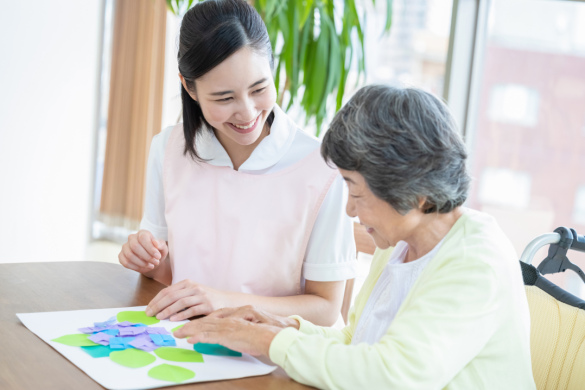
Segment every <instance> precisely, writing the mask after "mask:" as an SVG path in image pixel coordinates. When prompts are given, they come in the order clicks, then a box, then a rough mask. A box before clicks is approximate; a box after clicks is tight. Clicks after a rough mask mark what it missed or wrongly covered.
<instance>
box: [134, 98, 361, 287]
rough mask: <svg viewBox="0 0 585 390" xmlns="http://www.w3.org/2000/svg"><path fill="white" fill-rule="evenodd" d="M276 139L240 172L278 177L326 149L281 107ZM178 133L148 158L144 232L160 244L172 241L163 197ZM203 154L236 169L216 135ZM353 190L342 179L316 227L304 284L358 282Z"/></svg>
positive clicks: (157, 142) (162, 137) (158, 142)
mask: <svg viewBox="0 0 585 390" xmlns="http://www.w3.org/2000/svg"><path fill="white" fill-rule="evenodd" d="M274 115H275V117H274V122H273V124H272V126H271V128H270V134H269V135H268V136H266V137H265V138H264V139H263V140H262V141H261V142H260V144H258V146H257V147H256V149H254V151H253V152H252V154H251V155H250V157H249V158H248V159H247V160H246V161H245V162H244V163H243V164H242V165H241V166H240V169H239V171H240V172H246V173H249V174H255V175H263V174H267V173H273V172H278V171H280V170H282V169H284V168H286V167H288V166H290V165H292V164H294V163H296V162H297V161H299V160H301V159H302V158H303V157H305V156H307V155H308V154H309V153H311V152H312V151H314V150H315V149H316V148H318V147H320V142H319V140H317V139H316V138H315V137H313V136H311V135H309V134H307V133H305V132H303V131H301V130H300V129H299V128H298V127H296V125H295V124H294V123H293V122H292V121H291V120H290V119H289V118H288V117H287V115H286V114H285V113H284V112H283V111H282V110H281V109H280V107H278V106H277V105H275V106H274ZM171 130H172V127H168V128H166V129H164V130H163V131H162V132H161V133H159V134H157V135H155V136H154V138H153V140H152V144H151V147H150V155H149V157H148V167H147V176H146V197H145V205H144V215H143V217H142V221H141V223H140V229H145V230H148V231H150V232H151V233H152V234H153V235H154V236H155V237H156V238H158V239H164V240H168V231H167V224H166V220H165V199H164V192H163V176H162V172H163V161H164V155H165V148H166V145H167V141H168V139H169V135H170V134H171ZM197 153H198V154H199V156H200V157H202V158H203V159H206V160H208V161H207V163H208V164H212V165H215V166H227V167H230V168H233V164H232V162H231V160H230V158H229V156H228V154H227V152H226V151H225V149H224V148H223V146H222V145H221V143H220V142H219V141H218V140H217V138H216V137H215V135H214V134H213V132H211V131H203V132H202V135H201V136H200V137H198V138H197ZM346 201H347V188H346V186H345V184H344V181H343V178H342V177H341V176H338V177H337V178H336V179H335V181H334V182H333V184H332V185H331V188H330V189H329V191H328V193H327V196H326V197H325V199H324V201H323V203H322V205H321V209H320V210H319V214H318V216H317V219H316V221H315V225H314V227H313V231H312V232H311V237H310V239H309V242H308V245H307V252H306V255H305V259H304V264H303V278H304V279H307V280H313V281H322V282H329V281H339V280H346V279H351V278H354V277H355V273H356V268H357V261H356V256H355V254H356V250H355V243H354V238H353V222H352V221H351V219H350V218H349V217H348V216H347V215H346V214H345V203H346Z"/></svg>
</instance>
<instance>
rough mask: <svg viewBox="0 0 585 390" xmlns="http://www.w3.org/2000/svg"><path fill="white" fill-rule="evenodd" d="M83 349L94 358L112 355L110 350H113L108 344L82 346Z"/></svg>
mask: <svg viewBox="0 0 585 390" xmlns="http://www.w3.org/2000/svg"><path fill="white" fill-rule="evenodd" d="M81 349H82V350H83V351H84V352H86V353H87V354H88V355H89V356H91V357H93V358H101V357H108V356H110V352H112V350H111V349H110V347H109V346H107V345H96V346H92V347H81Z"/></svg>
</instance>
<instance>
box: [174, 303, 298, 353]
mask: <svg viewBox="0 0 585 390" xmlns="http://www.w3.org/2000/svg"><path fill="white" fill-rule="evenodd" d="M220 312H221V313H219V314H216V313H217V312H216V313H214V314H212V315H209V316H207V317H205V318H201V319H197V320H193V321H191V322H189V323H188V324H185V326H182V327H181V328H180V329H178V330H177V331H176V332H174V336H175V337H178V338H186V337H187V341H188V342H189V343H192V344H195V343H210V344H221V345H223V346H224V347H227V348H229V349H233V350H234V351H238V352H242V353H248V354H250V355H253V356H258V355H266V356H268V353H269V350H270V343H272V340H273V339H274V337H275V336H276V335H277V334H278V332H280V331H281V330H282V329H283V328H285V327H286V326H285V325H284V324H283V323H280V324H279V326H274V325H270V323H278V322H281V321H275V319H274V318H270V317H273V316H272V315H267V313H264V312H261V311H257V310H255V309H253V308H252V307H251V306H246V307H243V308H238V309H222V310H220ZM225 314H227V316H224V317H222V316H223V315H225ZM274 317H275V316H274ZM246 318H251V319H253V320H252V321H250V320H248V319H246ZM255 320H267V321H268V323H263V322H257V321H255ZM287 320H290V319H287ZM290 321H294V322H295V323H296V324H297V325H296V327H298V322H296V321H295V320H290Z"/></svg>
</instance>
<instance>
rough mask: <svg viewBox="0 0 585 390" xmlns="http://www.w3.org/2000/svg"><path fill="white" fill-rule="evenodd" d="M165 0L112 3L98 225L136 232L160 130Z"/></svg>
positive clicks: (131, 0) (122, 0)
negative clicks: (150, 155) (153, 143)
mask: <svg viewBox="0 0 585 390" xmlns="http://www.w3.org/2000/svg"><path fill="white" fill-rule="evenodd" d="M166 14H167V9H166V3H165V0H149V1H145V0H117V1H116V2H115V10H114V30H113V35H112V66H111V76H110V93H109V95H110V96H109V106H108V123H107V140H106V153H105V163H104V164H105V165H104V175H103V181H102V194H101V202H100V210H99V215H98V220H100V221H102V222H104V223H105V224H106V225H108V226H115V227H125V228H128V229H137V228H138V225H139V223H140V218H141V215H142V208H143V201H144V187H145V174H146V163H147V159H148V151H149V147H150V142H151V140H152V137H153V136H154V135H155V134H156V133H158V132H159V131H160V128H161V121H162V96H163V81H164V59H165V32H166Z"/></svg>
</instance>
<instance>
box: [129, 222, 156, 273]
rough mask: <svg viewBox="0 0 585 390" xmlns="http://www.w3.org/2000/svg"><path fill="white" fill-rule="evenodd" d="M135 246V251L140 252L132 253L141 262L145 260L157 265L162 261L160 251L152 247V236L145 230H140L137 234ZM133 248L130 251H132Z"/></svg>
mask: <svg viewBox="0 0 585 390" xmlns="http://www.w3.org/2000/svg"><path fill="white" fill-rule="evenodd" d="M136 236H137V240H136V241H137V244H138V245H136V250H137V251H140V253H137V252H134V253H135V254H136V255H139V256H140V257H141V258H142V259H143V260H147V261H149V262H151V263H153V264H155V265H158V262H159V261H160V260H162V257H161V253H160V251H159V250H158V249H157V248H156V247H155V246H154V243H153V241H156V240H155V239H154V236H153V235H152V233H150V232H149V231H147V230H141V231H139V232H138V233H137V234H136ZM134 249H135V248H134V247H132V250H133V251H134Z"/></svg>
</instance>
